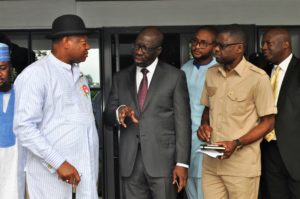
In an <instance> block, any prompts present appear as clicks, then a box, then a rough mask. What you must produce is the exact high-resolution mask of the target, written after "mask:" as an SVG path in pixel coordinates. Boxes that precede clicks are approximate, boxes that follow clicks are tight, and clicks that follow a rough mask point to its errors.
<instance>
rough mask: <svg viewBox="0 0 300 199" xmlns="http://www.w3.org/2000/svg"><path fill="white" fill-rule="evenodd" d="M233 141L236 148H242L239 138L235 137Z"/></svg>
mask: <svg viewBox="0 0 300 199" xmlns="http://www.w3.org/2000/svg"><path fill="white" fill-rule="evenodd" d="M233 142H234V144H235V146H236V148H237V149H238V150H239V149H242V148H243V144H242V143H241V141H240V139H235V140H233Z"/></svg>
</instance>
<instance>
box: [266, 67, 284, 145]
mask: <svg viewBox="0 0 300 199" xmlns="http://www.w3.org/2000/svg"><path fill="white" fill-rule="evenodd" d="M279 71H280V67H279V65H275V70H274V72H273V75H272V77H271V85H272V88H273V96H274V100H275V101H276V99H277V94H278V79H279ZM265 139H266V140H267V141H268V142H270V141H271V140H276V135H275V129H273V130H272V131H271V132H270V133H268V134H267V135H266V136H265Z"/></svg>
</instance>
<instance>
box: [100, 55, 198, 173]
mask: <svg viewBox="0 0 300 199" xmlns="http://www.w3.org/2000/svg"><path fill="white" fill-rule="evenodd" d="M120 105H128V106H131V107H132V108H133V109H134V111H135V113H136V115H137V117H138V118H139V123H138V124H134V123H132V122H131V120H129V119H128V120H127V121H126V124H127V128H123V127H120V130H121V136H120V150H119V151H120V167H121V175H122V176H124V177H128V176H130V175H131V173H132V170H133V166H134V163H135V159H136V154H137V150H138V142H139V141H140V146H141V153H142V158H143V161H144V165H145V168H146V171H147V173H148V175H150V176H152V177H170V179H171V174H172V170H173V168H174V166H175V164H176V163H177V162H179V163H184V164H189V160H190V150H191V132H192V131H191V120H190V117H191V115H190V106H189V95H188V89H187V83H186V77H185V74H184V72H183V71H181V70H179V69H177V68H175V67H172V66H170V65H168V64H166V63H163V62H161V61H159V62H158V64H157V67H156V69H155V71H154V74H153V77H152V80H151V83H150V86H149V89H148V94H147V97H146V100H145V104H144V110H143V112H141V111H140V110H139V108H138V102H137V88H136V66H131V67H129V68H127V69H124V70H122V71H120V72H119V73H117V74H116V75H115V76H114V79H113V85H112V90H111V93H110V96H109V98H108V100H107V105H106V109H105V112H104V120H105V122H106V123H107V124H108V125H113V124H116V123H117V120H116V109H117V108H118V107H119V106H120Z"/></svg>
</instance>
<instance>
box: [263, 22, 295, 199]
mask: <svg viewBox="0 0 300 199" xmlns="http://www.w3.org/2000/svg"><path fill="white" fill-rule="evenodd" d="M262 51H263V54H264V56H265V58H266V59H267V60H268V61H270V62H271V63H273V64H274V66H275V67H274V69H273V70H272V75H271V80H272V79H274V75H275V74H276V68H277V67H279V68H278V78H277V89H276V91H275V93H274V95H275V103H277V110H278V113H277V115H276V119H275V134H274V135H275V136H271V137H269V139H268V140H269V142H268V141H266V140H265V141H264V142H263V144H262V155H263V182H264V183H265V184H264V189H265V192H266V198H267V199H277V198H278V199H296V198H300V169H299V168H300V155H299V152H300V143H299V141H300V123H299V119H300V60H299V59H298V58H296V57H295V56H293V54H292V44H291V37H290V35H289V33H288V31H287V30H285V29H282V28H273V29H270V30H268V31H267V32H265V33H264V35H263V40H262ZM269 135H271V134H269Z"/></svg>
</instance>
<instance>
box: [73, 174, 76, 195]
mask: <svg viewBox="0 0 300 199" xmlns="http://www.w3.org/2000/svg"><path fill="white" fill-rule="evenodd" d="M72 199H76V184H75V178H74V181H73V183H72Z"/></svg>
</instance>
